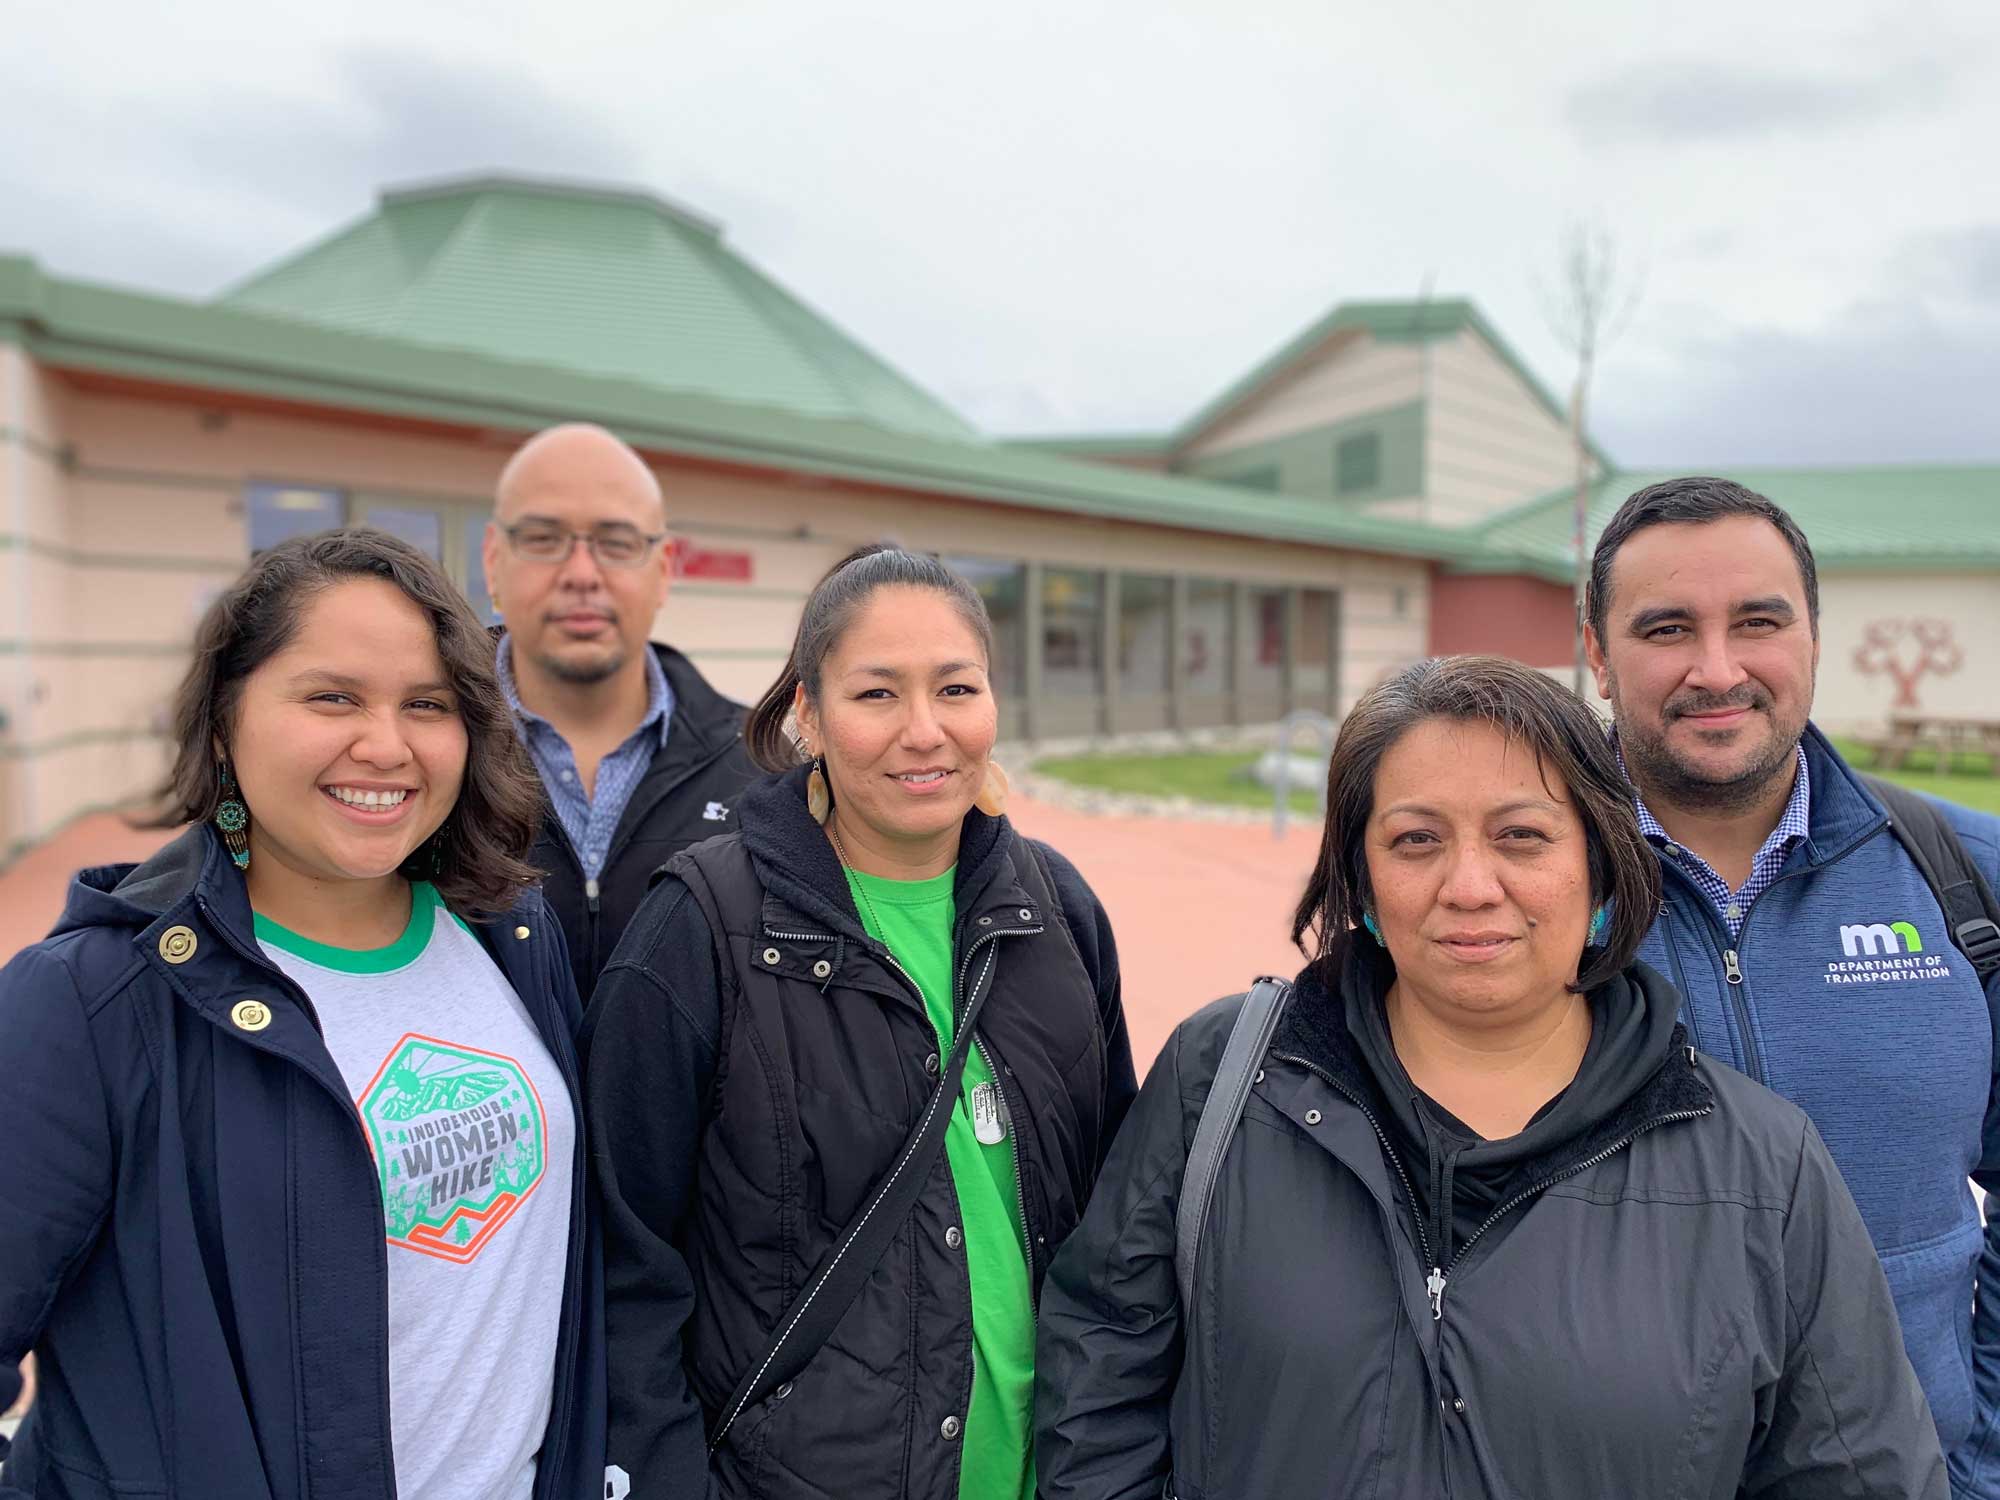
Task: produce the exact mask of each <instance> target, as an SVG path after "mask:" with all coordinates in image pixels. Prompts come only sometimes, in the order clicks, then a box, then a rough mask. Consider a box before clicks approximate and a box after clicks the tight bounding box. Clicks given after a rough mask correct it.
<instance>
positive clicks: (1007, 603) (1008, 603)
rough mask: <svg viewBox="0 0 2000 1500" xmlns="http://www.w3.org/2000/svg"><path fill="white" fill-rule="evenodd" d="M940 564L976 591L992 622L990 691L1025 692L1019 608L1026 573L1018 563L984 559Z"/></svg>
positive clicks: (1024, 636) (1023, 620)
mask: <svg viewBox="0 0 2000 1500" xmlns="http://www.w3.org/2000/svg"><path fill="white" fill-rule="evenodd" d="M944 565H945V566H946V567H948V568H950V569H951V570H952V572H954V573H956V574H958V576H959V577H960V578H963V579H964V580H965V581H966V582H967V583H969V584H971V585H972V586H973V587H974V588H975V589H977V590H978V591H979V597H980V598H982V599H984V600H985V601H986V613H987V615H988V616H989V617H990V618H991V619H992V621H993V667H992V671H991V672H990V673H989V674H988V675H989V676H990V677H991V679H992V682H993V690H994V691H995V692H996V693H1001V694H1003V695H1006V696H1010V697H1011V696H1016V695H1018V694H1020V693H1021V692H1023V691H1024V690H1025V678H1024V671H1025V669H1024V667H1023V665H1022V664H1023V662H1024V660H1025V658H1026V656H1027V649H1028V617H1027V613H1026V611H1025V610H1024V609H1023V607H1022V606H1023V603H1024V601H1025V599H1026V595H1027V578H1028V570H1027V569H1026V568H1025V567H1024V566H1022V565H1021V564H1020V563H1012V562H996V561H994V560H993V559H992V558H987V557H947V558H945V559H944Z"/></svg>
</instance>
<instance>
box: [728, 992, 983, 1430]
mask: <svg viewBox="0 0 2000 1500" xmlns="http://www.w3.org/2000/svg"><path fill="white" fill-rule="evenodd" d="M992 993H993V982H992V980H991V978H990V977H989V978H988V980H987V982H986V984H985V985H983V986H981V987H980V988H978V989H976V990H975V991H974V992H973V995H972V1000H971V1003H970V1004H968V1005H967V1006H966V1008H965V1014H964V1015H962V1016H960V1017H959V1019H958V1025H957V1028H956V1029H955V1030H954V1031H953V1033H952V1041H951V1056H950V1057H949V1058H948V1059H946V1061H945V1065H944V1069H943V1076H942V1077H940V1078H939V1079H938V1086H937V1088H936V1089H934V1090H933V1091H932V1093H931V1097H930V1102H929V1103H928V1104H926V1105H925V1106H924V1112H923V1114H922V1115H920V1116H919V1117H918V1119H917V1128H916V1129H915V1130H914V1131H912V1132H911V1134H910V1138H909V1139H908V1140H907V1141H905V1142H904V1143H903V1149H902V1151H901V1152H900V1153H899V1154H898V1155H897V1157H896V1163H895V1165H894V1166H892V1167H890V1168H889V1173H888V1175H887V1176H886V1177H884V1178H883V1179H882V1180H881V1181H880V1182H878V1183H877V1184H876V1185H875V1191H874V1193H873V1195H872V1196H871V1197H870V1198H869V1200H868V1205H867V1207H865V1208H863V1209H862V1210H861V1215H860V1217H859V1218H857V1219H855V1221H854V1222H853V1223H852V1224H849V1225H848V1226H847V1228H846V1230H845V1231H843V1232H842V1234H841V1236H840V1240H839V1242H838V1243H836V1244H835V1245H834V1247H833V1249H832V1250H831V1251H830V1252H829V1253H828V1254H827V1256H826V1258H825V1259H824V1260H822V1261H821V1262H820V1263H819V1265H818V1266H817V1267H816V1268H815V1269H814V1271H813V1274H812V1279H811V1280H810V1281H808V1282H807V1283H806V1285H805V1290H803V1291H802V1292H800V1294H799V1296H798V1299H797V1300H796V1301H794V1302H793V1303H792V1305H791V1307H790V1308H788V1309H787V1310H786V1312H785V1314H784V1316H783V1317H781V1318H780V1319H779V1320H778V1329H777V1332H776V1333H774V1334H773V1335H772V1336H771V1341H770V1342H769V1343H768V1344H766V1345H765V1346H764V1348H763V1350H762V1351H761V1352H760V1353H759V1354H758V1356H757V1358H756V1359H755V1360H753V1361H752V1362H751V1364H750V1370H749V1373H748V1374H747V1375H745V1376H744V1377H743V1379H742V1381H741V1382H740V1383H739V1384H738V1385H737V1387H736V1389H735V1391H733V1392H732V1393H731V1394H730V1397H729V1404H728V1405H727V1406H725V1407H723V1409H722V1416H721V1419H720V1420H719V1421H717V1422H716V1424H715V1429H714V1431H712V1432H710V1433H709V1435H708V1451H709V1452H711V1453H713V1452H714V1451H715V1450H716V1449H717V1448H719V1447H721V1446H722V1440H723V1439H724V1438H725V1437H727V1436H728V1435H729V1429H730V1428H731V1427H733V1426H735V1425H736V1419H737V1418H738V1417H740V1416H742V1415H743V1413H744V1412H746V1411H748V1410H749V1409H750V1407H751V1406H753V1405H755V1404H756V1403H757V1402H759V1401H762V1400H763V1399H764V1398H765V1397H766V1396H768V1395H770V1394H771V1393H772V1392H773V1391H775V1390H776V1389H777V1388H778V1387H779V1386H781V1385H783V1384H784V1383H785V1382H786V1381H788V1380H790V1379H791V1378H792V1377H793V1376H795V1375H797V1374H798V1373H799V1371H801V1370H803V1369H804V1368H805V1367H806V1366H807V1365H808V1364H810V1363H811V1362H812V1357H813V1356H814V1355H815V1354H817V1353H819V1351H820V1348H821V1346H823V1345H824V1344H825V1343H826V1341H827V1339H828V1338H830V1337H831V1336H832V1334H833V1330H834V1328H835V1326H836V1325H838V1324H839V1322H840V1320H841V1319H842V1318H843V1317H845V1316H846V1315H847V1309H848V1308H849V1307H851V1306H852V1305H853V1303H854V1299H855V1297H856V1296H858V1295H859V1294H860V1292H861V1288H862V1285H863V1283H865V1282H866V1281H867V1280H868V1278H869V1276H870V1275H871V1274H873V1272H874V1270H875V1264H876V1262H877V1261H879V1260H881V1258H882V1252H883V1251H885V1250H887V1249H888V1248H889V1242H890V1241H891V1240H893V1239H894V1238H895V1237H896V1235H897V1232H898V1231H899V1230H901V1228H902V1227H903V1220H904V1219H906V1218H908V1217H909V1214H910V1210H911V1209H912V1208H913V1207H914V1206H915V1205H916V1201H917V1195H918V1194H920V1193H921V1192H922V1191H923V1190H924V1184H925V1182H926V1181H928V1180H929V1178H930V1175H931V1171H932V1169H933V1168H935V1167H936V1166H937V1162H938V1158H939V1157H940V1156H942V1155H943V1154H944V1132H945V1125H946V1124H947V1123H948V1122H949V1121H950V1119H951V1112H952V1109H953V1107H954V1101H955V1100H956V1099H957V1098H958V1090H959V1084H960V1083H961V1081H962V1080H963V1079H964V1077H965V1059H966V1057H967V1056H968V1055H969V1053H970V1052H971V1050H972V1048H971V1040H972V1029H973V1027H974V1026H975V1025H977V1024H978V1021H979V1012H980V1011H981V1010H982V1009H983V1008H984V1007H985V1004H986V997H987V996H988V995H990V994H992Z"/></svg>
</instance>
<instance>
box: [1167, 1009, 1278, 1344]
mask: <svg viewBox="0 0 2000 1500" xmlns="http://www.w3.org/2000/svg"><path fill="white" fill-rule="evenodd" d="M1291 994H1292V987H1291V985H1290V983H1288V982H1287V981H1285V980H1283V979H1272V978H1271V977H1269V976H1268V975H1265V976H1262V977H1260V978H1259V979H1258V980H1257V982H1256V983H1255V984H1253V985H1251V986H1250V993H1249V994H1247V995H1245V996H1244V997H1243V1008H1242V1009H1241V1010H1239V1011H1238V1012H1237V1013H1236V1024H1235V1025H1233V1026H1231V1027H1230V1028H1229V1041H1228V1042H1227V1043H1226V1044H1225V1045H1224V1046H1223V1049H1222V1062H1221V1063H1220V1064H1219V1065H1218V1066H1217V1068H1216V1070H1215V1078H1214V1080H1213V1081H1212V1082H1211V1083H1210V1084H1209V1086H1208V1099H1207V1101H1206V1102H1205V1103H1204V1104H1203V1105H1202V1107H1201V1118H1200V1119H1199V1120H1198V1121H1196V1122H1195V1127H1194V1141H1193V1143H1192V1144H1191V1145H1190V1146H1189V1147H1188V1158H1187V1170H1186V1172H1185V1173H1184V1174H1183V1176H1182V1178H1181V1200H1180V1206H1179V1208H1178V1209H1177V1210H1176V1211H1175V1216H1174V1279H1175V1280H1176V1281H1178V1282H1179V1283H1180V1291H1181V1316H1182V1317H1183V1318H1186V1317H1188V1316H1189V1314H1190V1313H1191V1311H1192V1309H1193V1307H1194V1292H1195V1264H1196V1261H1197V1259H1198V1257H1199V1255H1200V1252H1201V1232H1202V1229H1203V1228H1204V1227H1205V1226H1206V1225H1207V1223H1208V1202H1209V1198H1210V1197H1211V1196H1212V1195H1213V1194H1214V1192H1215V1181H1216V1178H1218V1177H1219V1176H1221V1175H1222V1158H1223V1157H1224V1156H1225V1155H1226V1154H1227V1153H1228V1151H1229V1140H1230V1137H1231V1136H1233V1135H1234V1134H1235V1133H1236V1122H1237V1121H1238V1120H1240V1119H1242V1118H1243V1105H1244V1103H1245V1101H1247V1100H1248V1099H1249V1097H1250V1086H1251V1085H1252V1084H1253V1083H1255V1082H1256V1081H1257V1065H1258V1064H1259V1063H1261V1062H1262V1061H1263V1060H1264V1054H1265V1053H1266V1052H1268V1051H1269V1050H1270V1048H1271V1038H1272V1036H1273V1035H1274V1034H1276V1032H1277V1030H1278V1017H1279V1016H1281V1015H1283V1014H1284V1010H1285V1002H1286V1001H1287V1000H1289V999H1290V998H1291Z"/></svg>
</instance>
